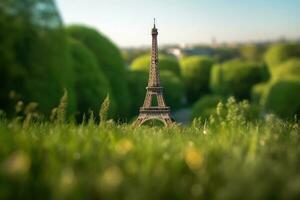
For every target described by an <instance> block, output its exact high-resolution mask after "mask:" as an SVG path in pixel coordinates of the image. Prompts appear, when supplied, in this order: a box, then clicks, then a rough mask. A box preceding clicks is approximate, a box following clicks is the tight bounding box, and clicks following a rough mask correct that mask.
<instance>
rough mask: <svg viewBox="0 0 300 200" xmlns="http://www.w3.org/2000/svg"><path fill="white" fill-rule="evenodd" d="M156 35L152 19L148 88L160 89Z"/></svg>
mask: <svg viewBox="0 0 300 200" xmlns="http://www.w3.org/2000/svg"><path fill="white" fill-rule="evenodd" d="M157 34H158V32H157V29H156V27H155V19H154V25H153V28H152V48H151V64H150V70H149V81H148V87H160V80H159V79H160V76H159V67H158V47H157Z"/></svg>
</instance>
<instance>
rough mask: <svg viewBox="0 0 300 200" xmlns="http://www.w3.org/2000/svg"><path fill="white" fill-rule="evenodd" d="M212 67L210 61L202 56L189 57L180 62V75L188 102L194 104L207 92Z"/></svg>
mask: <svg viewBox="0 0 300 200" xmlns="http://www.w3.org/2000/svg"><path fill="white" fill-rule="evenodd" d="M212 65H213V61H212V59H210V58H208V57H203V56H190V57H186V58H183V59H182V60H181V62H180V66H181V73H182V77H183V79H184V83H185V86H186V93H187V98H188V101H189V102H194V101H196V100H197V99H198V98H199V97H200V96H201V95H203V94H206V93H208V92H209V79H210V72H211V68H212Z"/></svg>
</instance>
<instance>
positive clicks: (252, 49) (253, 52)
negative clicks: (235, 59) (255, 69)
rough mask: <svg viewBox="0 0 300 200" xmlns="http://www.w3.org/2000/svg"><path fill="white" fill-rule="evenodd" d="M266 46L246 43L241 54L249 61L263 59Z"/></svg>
mask: <svg viewBox="0 0 300 200" xmlns="http://www.w3.org/2000/svg"><path fill="white" fill-rule="evenodd" d="M263 51H264V48H262V47H260V46H258V45H255V44H246V45H243V46H242V47H241V48H240V54H241V56H242V58H243V59H245V60H249V61H260V60H262V55H263Z"/></svg>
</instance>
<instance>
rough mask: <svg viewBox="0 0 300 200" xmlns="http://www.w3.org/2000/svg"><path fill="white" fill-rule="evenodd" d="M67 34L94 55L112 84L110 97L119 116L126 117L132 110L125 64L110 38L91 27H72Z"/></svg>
mask: <svg viewBox="0 0 300 200" xmlns="http://www.w3.org/2000/svg"><path fill="white" fill-rule="evenodd" d="M67 32H68V34H69V36H70V37H72V38H74V39H76V40H78V41H80V42H81V43H82V44H83V45H85V46H86V47H87V48H88V49H89V50H90V51H91V52H92V53H93V54H94V56H95V58H96V59H97V62H98V66H99V68H101V70H102V71H103V72H104V74H105V76H106V78H107V79H108V81H109V83H110V86H111V90H112V94H111V95H110V96H111V97H113V98H114V99H115V101H116V104H117V114H118V116H121V117H124V116H126V115H127V113H128V111H129V109H130V108H129V106H130V97H129V91H128V87H127V85H128V84H127V78H126V75H127V73H126V69H125V64H124V61H123V58H122V56H121V53H120V51H119V49H118V48H117V47H116V45H115V44H113V43H112V42H111V41H110V40H109V39H108V38H106V37H105V36H103V35H102V34H100V33H99V32H98V31H96V30H95V29H92V28H89V27H84V26H71V27H68V28H67Z"/></svg>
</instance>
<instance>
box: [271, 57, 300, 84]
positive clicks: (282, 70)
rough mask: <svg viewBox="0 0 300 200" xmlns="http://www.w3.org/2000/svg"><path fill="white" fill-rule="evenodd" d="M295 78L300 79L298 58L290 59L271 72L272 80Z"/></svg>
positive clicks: (299, 61) (299, 60)
mask: <svg viewBox="0 0 300 200" xmlns="http://www.w3.org/2000/svg"><path fill="white" fill-rule="evenodd" d="M290 76H295V77H299V78H300V58H299V59H290V60H288V61H286V62H284V63H282V64H280V65H279V66H278V67H277V68H276V69H274V70H273V77H272V78H274V79H278V78H283V77H290Z"/></svg>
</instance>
